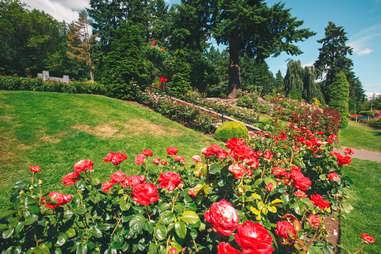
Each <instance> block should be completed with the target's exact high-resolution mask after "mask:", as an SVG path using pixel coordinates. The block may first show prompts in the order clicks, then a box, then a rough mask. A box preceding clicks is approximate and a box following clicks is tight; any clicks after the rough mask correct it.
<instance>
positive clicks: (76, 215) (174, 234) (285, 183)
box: [0, 125, 374, 254]
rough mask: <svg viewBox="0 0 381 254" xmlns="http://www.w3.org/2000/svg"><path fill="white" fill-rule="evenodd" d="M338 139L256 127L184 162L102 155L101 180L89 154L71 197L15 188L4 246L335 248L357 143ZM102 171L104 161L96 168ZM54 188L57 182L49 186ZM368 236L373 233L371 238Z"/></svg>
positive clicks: (29, 186) (173, 152)
mask: <svg viewBox="0 0 381 254" xmlns="http://www.w3.org/2000/svg"><path fill="white" fill-rule="evenodd" d="M336 139H337V137H336V136H335V135H329V136H328V135H327V134H326V133H323V132H312V131H310V130H308V129H307V128H305V127H302V128H299V127H296V126H294V125H291V126H290V128H289V132H288V133H278V134H277V135H270V134H268V133H257V134H254V133H251V134H250V139H249V140H246V141H245V140H243V139H237V138H233V139H230V140H228V141H227V142H226V148H222V147H220V146H218V145H211V146H209V147H206V148H204V149H203V150H202V151H201V154H202V155H201V156H199V155H195V156H193V158H192V162H186V161H185V159H184V157H183V156H180V154H179V152H178V150H177V149H176V148H174V147H169V148H167V150H166V151H167V154H168V156H167V158H156V157H154V154H153V152H152V151H151V150H148V149H146V150H143V151H142V153H141V154H138V155H136V156H135V163H136V166H137V167H138V168H140V174H137V175H128V173H127V172H128V170H126V169H124V168H123V164H122V162H123V161H124V160H126V159H127V156H126V155H125V154H124V153H120V152H117V153H109V154H108V155H107V156H106V157H105V158H104V161H105V162H106V163H112V164H114V165H115V172H113V173H112V174H111V176H110V179H108V180H106V181H103V183H102V182H101V181H100V180H98V179H97V178H96V177H95V174H94V168H93V166H94V165H93V163H92V161H90V160H82V161H80V162H78V163H76V164H75V165H74V170H73V172H71V173H69V174H67V175H66V176H63V178H62V181H63V184H64V185H67V186H68V191H67V193H70V192H71V193H72V194H63V193H58V192H56V191H54V190H53V189H48V188H46V187H44V185H43V184H42V182H41V181H40V180H38V175H39V174H43V173H44V170H43V169H40V168H39V167H38V166H33V167H31V168H30V170H31V171H32V180H31V182H25V181H20V182H18V183H17V184H16V186H15V188H14V194H13V195H12V198H11V201H12V205H13V207H11V208H10V209H9V210H8V211H6V212H3V213H2V215H1V216H0V217H1V218H0V228H1V231H2V238H3V240H2V241H1V242H0V249H2V250H4V251H3V253H21V252H26V253H49V252H50V253H52V252H54V253H74V252H76V253H220V254H224V253H255V254H256V253H260V254H266V253H332V248H331V245H330V244H329V243H328V242H327V241H326V236H327V231H326V227H325V225H324V224H325V220H326V219H327V217H328V216H329V215H330V214H332V213H336V214H337V213H338V212H339V211H340V209H341V208H342V203H341V201H342V200H343V198H344V197H345V190H346V188H347V187H348V180H347V179H346V178H345V177H343V176H342V169H343V167H344V165H349V164H350V162H351V158H350V154H352V153H353V150H351V149H346V150H345V152H344V154H340V153H337V152H333V151H332V148H333V144H334V142H335V141H336ZM97 167H98V168H101V165H98V166H97ZM50 188H52V187H50ZM363 239H364V243H363V246H362V247H364V246H365V242H367V243H371V242H373V241H374V239H373V238H372V237H371V236H369V235H367V234H364V235H363Z"/></svg>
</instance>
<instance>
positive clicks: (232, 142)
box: [226, 138, 246, 149]
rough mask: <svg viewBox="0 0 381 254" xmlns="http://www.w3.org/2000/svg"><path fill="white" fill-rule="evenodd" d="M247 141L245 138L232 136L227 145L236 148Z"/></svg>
mask: <svg viewBox="0 0 381 254" xmlns="http://www.w3.org/2000/svg"><path fill="white" fill-rule="evenodd" d="M245 144H246V142H245V140H244V139H243V138H231V139H229V140H227V141H226V147H227V148H229V149H234V148H235V147H237V146H243V145H245Z"/></svg>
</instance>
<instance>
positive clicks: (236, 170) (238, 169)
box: [228, 161, 247, 179]
mask: <svg viewBox="0 0 381 254" xmlns="http://www.w3.org/2000/svg"><path fill="white" fill-rule="evenodd" d="M228 171H229V172H231V173H233V175H234V178H235V179H239V178H242V177H243V176H244V175H245V173H247V169H246V168H245V167H244V166H243V165H242V164H239V163H238V162H236V161H235V162H233V164H231V165H230V166H229V168H228Z"/></svg>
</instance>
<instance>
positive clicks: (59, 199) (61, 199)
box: [45, 192, 73, 209]
mask: <svg viewBox="0 0 381 254" xmlns="http://www.w3.org/2000/svg"><path fill="white" fill-rule="evenodd" d="M48 195H49V197H50V201H52V203H49V204H46V205H45V206H46V207H47V208H50V209H56V208H57V207H59V206H60V205H64V204H66V203H68V202H70V200H71V199H72V197H73V196H72V195H71V194H68V195H65V194H62V193H58V192H50V193H49V194H48Z"/></svg>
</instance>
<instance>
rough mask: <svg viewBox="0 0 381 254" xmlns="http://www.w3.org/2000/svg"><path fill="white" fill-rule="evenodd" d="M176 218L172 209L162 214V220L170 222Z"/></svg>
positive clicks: (166, 222) (165, 222)
mask: <svg viewBox="0 0 381 254" xmlns="http://www.w3.org/2000/svg"><path fill="white" fill-rule="evenodd" d="M174 220H175V214H174V213H173V212H171V211H165V212H163V213H161V214H160V221H161V222H163V223H164V224H169V223H171V222H173V221H174Z"/></svg>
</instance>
